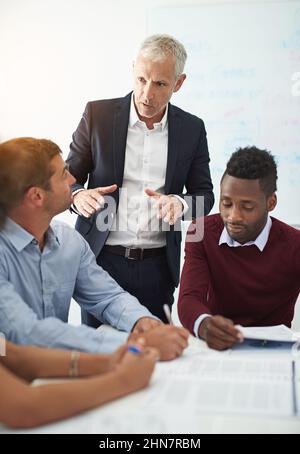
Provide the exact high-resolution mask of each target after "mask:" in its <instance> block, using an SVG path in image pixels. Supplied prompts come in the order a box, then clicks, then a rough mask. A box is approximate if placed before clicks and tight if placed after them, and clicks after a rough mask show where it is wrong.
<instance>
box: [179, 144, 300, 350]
mask: <svg viewBox="0 0 300 454" xmlns="http://www.w3.org/2000/svg"><path fill="white" fill-rule="evenodd" d="M276 181H277V168H276V163H275V160H274V157H273V156H272V155H271V154H270V153H269V152H268V151H265V150H260V149H258V148H255V147H248V148H241V149H239V150H238V151H236V152H235V153H233V155H232V156H231V158H230V160H229V162H228V163H227V167H226V170H225V173H224V175H223V177H222V179H221V193H220V202H219V209H220V214H215V215H211V216H208V217H206V218H205V219H204V237H203V239H202V240H201V241H198V242H193V230H194V227H195V225H193V224H191V226H190V229H189V233H188V237H187V242H186V246H185V252H186V257H185V263H184V267H183V272H182V277H181V286H180V294H179V302H178V313H179V318H180V320H181V322H182V324H183V326H185V327H186V328H188V329H189V331H190V332H191V333H192V334H194V335H195V336H197V337H200V338H202V339H205V340H206V342H207V344H208V346H209V347H211V348H214V349H217V350H223V349H226V348H229V347H231V346H232V345H234V344H235V343H236V342H241V341H243V337H242V334H241V333H240V332H239V330H238V329H237V328H236V327H235V324H240V325H244V326H271V325H278V324H285V325H287V326H291V322H292V319H293V315H294V307H295V303H296V300H297V297H298V295H299V292H300V231H299V230H297V229H295V228H293V227H291V226H289V225H287V224H285V223H284V222H281V221H280V220H278V219H276V218H273V217H270V215H269V213H270V212H271V211H272V210H274V208H275V206H276V202H277V200H276V194H275V192H276ZM196 222H199V220H198V221H196Z"/></svg>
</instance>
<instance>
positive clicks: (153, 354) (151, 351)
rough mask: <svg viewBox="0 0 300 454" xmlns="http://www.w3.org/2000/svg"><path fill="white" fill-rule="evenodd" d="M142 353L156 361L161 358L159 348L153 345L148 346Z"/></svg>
mask: <svg viewBox="0 0 300 454" xmlns="http://www.w3.org/2000/svg"><path fill="white" fill-rule="evenodd" d="M142 355H143V356H146V357H147V358H149V359H151V360H152V361H154V362H156V361H159V359H160V354H159V350H158V349H157V348H153V347H146V348H144V349H143V351H142Z"/></svg>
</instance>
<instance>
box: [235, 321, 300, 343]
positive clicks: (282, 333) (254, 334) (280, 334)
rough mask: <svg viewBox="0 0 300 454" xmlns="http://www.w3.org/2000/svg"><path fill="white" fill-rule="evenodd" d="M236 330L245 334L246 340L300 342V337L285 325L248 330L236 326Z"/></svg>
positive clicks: (252, 327) (257, 327)
mask: <svg viewBox="0 0 300 454" xmlns="http://www.w3.org/2000/svg"><path fill="white" fill-rule="evenodd" d="M236 328H238V330H239V331H240V332H241V333H242V334H243V336H244V338H245V339H255V340H259V341H262V342H271V341H273V342H290V343H294V342H297V341H300V335H299V334H297V333H294V332H293V331H292V330H291V329H290V328H288V327H287V326H285V325H276V326H251V327H249V328H246V327H244V326H241V325H236Z"/></svg>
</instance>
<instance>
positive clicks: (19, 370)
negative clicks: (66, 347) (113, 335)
mask: <svg viewBox="0 0 300 454" xmlns="http://www.w3.org/2000/svg"><path fill="white" fill-rule="evenodd" d="M6 353H7V355H6V357H4V358H3V360H2V362H3V364H4V365H5V366H6V367H7V368H8V369H9V370H10V371H12V372H14V373H15V374H16V375H18V376H19V377H22V378H23V379H25V380H27V381H32V380H33V379H35V378H44V377H67V376H68V375H69V371H70V364H71V352H69V351H63V350H54V349H45V348H38V347H29V346H20V345H14V344H11V343H10V342H8V343H7V348H6ZM109 364H110V356H109V355H97V354H88V353H83V352H82V353H80V357H79V359H78V375H79V376H80V377H85V376H91V375H96V374H102V373H104V372H107V371H108V370H109Z"/></svg>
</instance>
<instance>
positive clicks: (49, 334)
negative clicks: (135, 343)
mask: <svg viewBox="0 0 300 454" xmlns="http://www.w3.org/2000/svg"><path fill="white" fill-rule="evenodd" d="M60 153H61V152H60V149H59V147H58V146H57V145H56V144H54V143H53V142H51V141H50V140H45V139H41V140H37V139H32V138H21V139H14V140H10V141H8V142H5V143H2V144H0V208H1V209H2V210H3V212H4V213H5V214H7V216H8V218H7V219H6V221H5V223H4V226H3V228H2V230H1V232H0V331H2V332H3V333H4V334H5V336H6V337H7V338H8V339H9V340H11V341H13V342H16V343H21V344H35V345H39V346H48V347H56V348H66V349H73V348H76V349H77V350H83V351H91V352H100V351H101V352H109V351H112V350H114V349H115V348H116V347H117V346H118V345H120V344H121V343H123V342H125V341H126V340H127V338H128V332H130V331H132V330H133V333H132V334H130V336H129V338H130V339H132V340H135V339H136V337H137V336H143V337H144V338H145V341H146V342H147V344H148V345H153V346H156V347H158V348H159V349H160V353H161V358H162V359H172V358H175V357H176V356H179V355H180V354H181V353H182V351H183V349H184V348H185V347H186V345H187V337H188V333H187V331H186V330H184V329H183V328H178V327H170V326H165V325H163V324H161V322H160V321H159V320H157V319H155V317H154V316H152V314H151V313H150V312H149V311H148V309H146V308H145V307H144V306H142V305H141V304H140V303H139V302H138V300H137V299H136V298H135V297H133V296H132V295H130V294H129V293H127V292H125V291H124V290H123V289H122V288H121V287H120V286H118V284H117V283H116V282H115V281H114V280H113V279H112V278H111V277H110V276H109V274H108V273H106V272H105V271H104V270H103V269H102V268H101V267H99V266H98V265H97V264H96V261H95V257H94V254H93V253H92V252H91V250H90V248H89V246H88V244H87V243H86V241H85V240H84V239H83V238H82V236H81V235H80V234H79V233H77V232H76V231H75V230H74V229H72V228H71V227H69V226H67V225H65V224H63V223H61V222H58V221H53V222H51V221H52V218H53V217H54V216H55V215H57V214H58V213H61V212H62V211H64V210H66V209H67V208H68V207H69V206H70V203H71V185H72V184H73V183H74V178H73V177H72V175H71V174H70V173H69V172H68V168H67V166H66V165H65V163H64V161H63V159H62V158H61V154H60ZM50 223H51V225H50ZM72 297H74V299H75V300H76V301H77V302H78V303H79V305H80V306H81V307H82V308H83V309H85V310H87V311H89V312H90V313H91V314H92V315H93V316H94V317H96V318H98V319H99V320H100V321H101V322H103V323H105V324H108V325H111V326H113V327H114V328H117V330H118V331H116V330H95V329H93V328H89V327H87V326H84V325H82V326H79V327H74V326H71V325H68V324H67V323H66V322H67V320H68V313H69V307H70V301H71V298H72Z"/></svg>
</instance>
